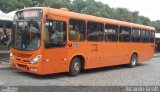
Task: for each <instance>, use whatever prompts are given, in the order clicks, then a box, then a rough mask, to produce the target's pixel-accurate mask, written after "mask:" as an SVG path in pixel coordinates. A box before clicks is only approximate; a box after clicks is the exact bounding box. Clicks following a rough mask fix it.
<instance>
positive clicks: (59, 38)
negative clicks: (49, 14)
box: [44, 20, 66, 48]
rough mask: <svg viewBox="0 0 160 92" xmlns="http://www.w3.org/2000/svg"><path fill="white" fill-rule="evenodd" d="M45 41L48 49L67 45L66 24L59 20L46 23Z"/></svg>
mask: <svg viewBox="0 0 160 92" xmlns="http://www.w3.org/2000/svg"><path fill="white" fill-rule="evenodd" d="M44 31H45V34H44V41H45V47H46V48H52V47H62V46H65V45H66V23H65V22H63V21H57V20H46V21H45V30H44Z"/></svg>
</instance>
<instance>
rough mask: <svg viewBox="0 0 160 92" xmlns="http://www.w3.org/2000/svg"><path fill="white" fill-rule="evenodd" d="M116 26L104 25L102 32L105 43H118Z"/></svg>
mask: <svg viewBox="0 0 160 92" xmlns="http://www.w3.org/2000/svg"><path fill="white" fill-rule="evenodd" d="M117 28H118V26H116V25H109V24H106V25H105V30H104V40H105V41H107V42H115V41H118V32H117Z"/></svg>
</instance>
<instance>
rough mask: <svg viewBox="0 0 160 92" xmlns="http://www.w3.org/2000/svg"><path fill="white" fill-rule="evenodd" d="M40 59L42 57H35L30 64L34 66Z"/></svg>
mask: <svg viewBox="0 0 160 92" xmlns="http://www.w3.org/2000/svg"><path fill="white" fill-rule="evenodd" d="M41 58H42V55H37V56H36V57H34V58H33V59H32V61H31V63H32V64H36V63H38V62H39V61H40V60H41Z"/></svg>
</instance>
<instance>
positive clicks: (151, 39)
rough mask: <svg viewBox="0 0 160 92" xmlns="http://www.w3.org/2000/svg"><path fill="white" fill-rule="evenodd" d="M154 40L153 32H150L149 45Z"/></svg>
mask: <svg viewBox="0 0 160 92" xmlns="http://www.w3.org/2000/svg"><path fill="white" fill-rule="evenodd" d="M154 38H155V32H153V31H151V32H150V43H154V40H155V39H154Z"/></svg>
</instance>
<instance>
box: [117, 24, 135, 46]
mask: <svg viewBox="0 0 160 92" xmlns="http://www.w3.org/2000/svg"><path fill="white" fill-rule="evenodd" d="M121 28H129V29H130V31H129V41H121V40H120V31H121ZM118 31H119V32H118V42H120V43H131V33H132V27H130V26H123V25H119V30H118Z"/></svg>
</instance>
